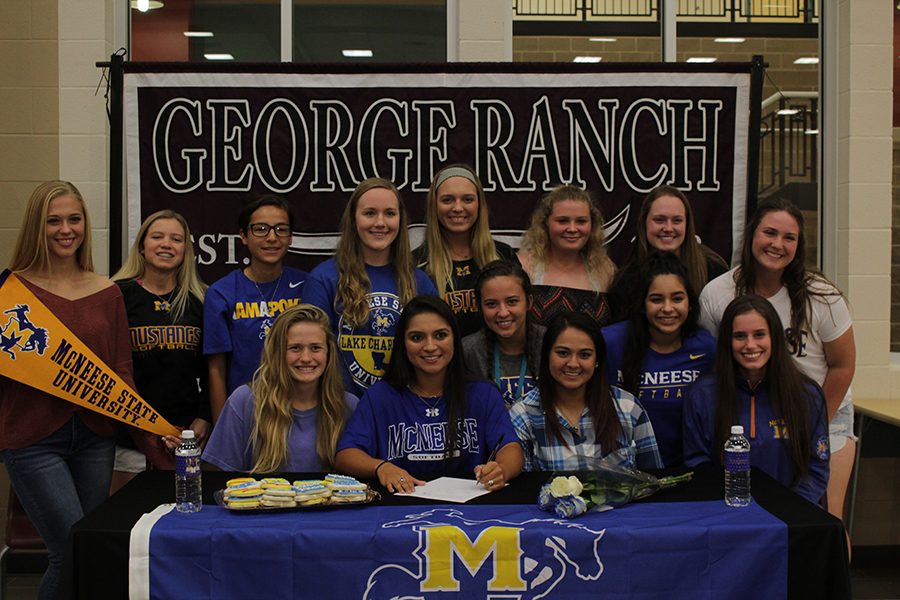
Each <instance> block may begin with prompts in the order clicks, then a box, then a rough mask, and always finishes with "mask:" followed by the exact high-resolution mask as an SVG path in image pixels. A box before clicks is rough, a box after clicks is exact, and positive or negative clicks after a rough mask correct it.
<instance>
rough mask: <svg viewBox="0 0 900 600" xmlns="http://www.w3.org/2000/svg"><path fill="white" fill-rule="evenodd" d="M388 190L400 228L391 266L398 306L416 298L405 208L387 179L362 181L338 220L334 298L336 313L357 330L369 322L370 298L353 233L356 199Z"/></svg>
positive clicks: (369, 290)
mask: <svg viewBox="0 0 900 600" xmlns="http://www.w3.org/2000/svg"><path fill="white" fill-rule="evenodd" d="M379 188H381V189H386V190H390V191H391V192H392V193H393V194H394V196H396V197H397V207H398V209H399V211H400V225H399V228H398V230H397V237H396V238H395V239H394V241H393V243H392V244H391V256H390V264H391V267H392V269H393V271H394V279H395V281H396V283H397V295H398V296H399V297H400V304H401V305H405V304H406V303H407V302H409V301H410V300H412V298H413V297H414V296H415V295H416V278H415V273H414V271H415V266H414V265H413V259H412V254H411V253H410V250H409V231H408V228H409V217H408V216H407V214H406V206H405V205H404V204H403V198H401V197H400V192H399V191H398V190H397V188H396V186H394V184H393V183H391V182H390V181H388V180H387V179H381V178H380V177H371V178H369V179H366V180H365V181H362V182H361V183H360V184H359V185H358V186H356V189H355V190H353V194H352V195H351V196H350V201H349V202H347V206H345V207H344V214H343V215H342V216H341V238H340V240H339V241H338V245H337V250H336V252H335V262H336V263H337V271H338V286H337V294H336V295H335V298H334V309H335V312H338V313H342V315H343V318H344V319H345V320H346V321H347V322H348V323H349V324H351V325H352V326H354V327H359V326H360V325H362V324H363V323H365V322H366V321H368V319H369V298H368V294H369V292H371V291H372V282H371V281H369V275H368V274H367V273H366V261H365V260H364V259H363V251H362V243H361V242H360V239H359V233H357V231H356V209H357V207H358V206H359V199H360V197H362V195H363V194H365V193H366V192H368V191H369V190H374V189H379Z"/></svg>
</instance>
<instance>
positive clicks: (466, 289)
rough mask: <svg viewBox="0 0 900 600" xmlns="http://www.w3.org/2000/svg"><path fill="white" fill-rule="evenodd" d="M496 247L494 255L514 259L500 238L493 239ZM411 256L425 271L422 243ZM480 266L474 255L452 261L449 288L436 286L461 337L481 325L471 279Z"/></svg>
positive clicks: (424, 250)
mask: <svg viewBox="0 0 900 600" xmlns="http://www.w3.org/2000/svg"><path fill="white" fill-rule="evenodd" d="M494 247H495V248H496V249H497V255H498V256H499V257H500V258H501V259H502V260H509V261H513V262H516V263H518V262H519V259H518V258H517V257H516V251H515V250H513V249H512V247H510V246H509V245H508V244H504V243H503V242H497V241H495V242H494ZM413 258H414V259H415V261H416V266H417V267H419V268H420V269H422V270H424V271H425V272H426V273H427V272H428V262H427V259H428V252H427V248H426V245H425V244H422V245H421V246H419V247H418V248H416V249H415V250H414V251H413ZM480 272H481V270H480V269H479V268H478V265H477V264H476V263H475V259H474V258H470V259H469V260H454V261H453V274H452V279H453V289H452V290H449V289H447V290H438V291H439V292H440V293H441V297H442V298H443V299H444V302H446V303H447V305H448V306H449V307H450V308H451V309H452V310H453V314H454V315H456V322H457V323H458V324H459V329H460V333H461V335H462V336H463V337H465V336H467V335H469V334H471V333H475V332H476V331H478V330H479V329H481V328H482V326H483V325H484V322H483V321H482V319H481V307H480V306H478V302H477V300H476V299H475V281H476V280H477V279H478V274H479V273H480Z"/></svg>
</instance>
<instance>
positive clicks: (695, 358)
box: [602, 321, 716, 467]
mask: <svg viewBox="0 0 900 600" xmlns="http://www.w3.org/2000/svg"><path fill="white" fill-rule="evenodd" d="M628 329H629V323H628V321H623V322H621V323H616V324H615V325H610V326H609V327H604V328H603V330H602V333H603V339H604V340H605V341H606V366H607V375H608V377H609V381H610V383H612V384H614V385H622V371H621V369H622V358H623V355H624V354H625V341H626V340H627V339H628ZM715 361H716V339H715V338H714V337H713V336H712V335H710V333H709V332H708V331H706V330H705V329H702V328H700V327H698V328H697V329H695V330H694V332H693V333H691V334H689V335H688V336H687V337H685V339H684V340H683V342H682V344H681V348H679V349H678V350H676V351H675V352H670V353H669V354H661V353H659V352H657V351H656V350H653V349H652V348H649V347H648V348H647V352H646V353H645V354H644V368H643V372H642V373H641V384H640V389H639V392H638V394H637V399H638V401H640V403H641V405H642V406H643V407H644V410H646V411H647V414H648V415H649V417H650V422H651V423H653V431H654V433H656V443H657V444H659V454H660V456H662V460H663V464H664V465H665V466H667V467H677V466H680V465H681V464H683V462H684V459H683V458H682V454H681V451H682V431H681V422H682V411H683V407H684V396H685V392H686V391H687V388H688V387H690V386H691V384H693V383H694V381H696V380H697V379H698V378H700V377H701V376H702V375H705V374H707V373H710V372H712V369H713V365H714V364H715Z"/></svg>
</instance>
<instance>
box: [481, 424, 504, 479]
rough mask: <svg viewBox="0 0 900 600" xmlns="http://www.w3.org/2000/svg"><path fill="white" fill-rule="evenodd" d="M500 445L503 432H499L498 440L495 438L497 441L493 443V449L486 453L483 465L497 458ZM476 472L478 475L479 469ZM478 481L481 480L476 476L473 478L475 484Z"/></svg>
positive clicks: (501, 444)
mask: <svg viewBox="0 0 900 600" xmlns="http://www.w3.org/2000/svg"><path fill="white" fill-rule="evenodd" d="M502 446H503V434H502V433H501V434H500V439H498V440H497V443H496V444H494V449H493V450H491V453H490V454H488V457H487V460H486V461H484V464H485V465H486V464H488V463H489V462H491V461H492V460H494V459H495V458H497V452H498V451H499V450H500V448H501V447H502ZM482 466H483V465H482ZM478 473H479V475H480V474H481V471H479V472H478ZM480 483H481V482H480V481H479V480H478V479H477V478H476V479H475V485H478V484H480Z"/></svg>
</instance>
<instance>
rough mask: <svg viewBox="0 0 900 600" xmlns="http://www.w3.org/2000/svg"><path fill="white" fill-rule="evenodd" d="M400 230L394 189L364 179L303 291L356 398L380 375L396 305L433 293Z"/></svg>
mask: <svg viewBox="0 0 900 600" xmlns="http://www.w3.org/2000/svg"><path fill="white" fill-rule="evenodd" d="M407 225H408V219H407V216H406V208H405V207H404V205H403V201H402V200H401V198H400V192H398V191H397V188H396V187H394V184H393V183H391V182H390V181H388V180H386V179H380V178H377V177H373V178H371V179H366V180H365V181H363V182H362V183H360V184H359V185H358V186H357V187H356V189H355V190H354V191H353V195H351V196H350V201H349V202H348V203H347V206H346V207H345V208H344V214H343V216H342V217H341V237H340V240H339V241H338V246H337V251H336V252H335V256H334V258H331V259H329V260H326V261H325V262H323V263H321V264H320V265H318V266H317V267H316V268H315V269H313V271H312V273H310V275H309V282H307V284H306V288H305V290H304V292H303V299H304V301H305V302H308V303H310V304H314V305H315V306H318V307H319V308H321V309H322V310H324V311H325V313H326V314H327V315H328V317H329V318H330V319H331V326H332V327H333V328H334V334H335V336H336V337H337V340H338V348H339V350H340V354H341V364H342V367H343V374H344V386H345V388H346V389H347V391H348V392H350V393H352V394H354V395H356V396H362V395H363V392H365V391H366V389H368V388H369V387H370V386H371V385H372V384H373V383H375V382H376V381H378V380H380V379H381V377H382V375H383V374H384V371H385V368H386V367H387V364H388V363H389V362H390V360H391V348H392V347H393V339H392V338H393V335H394V327H395V326H396V323H397V319H398V318H399V317H400V311H401V310H403V306H404V305H405V304H406V303H407V302H409V301H410V300H411V299H412V298H413V297H414V296H415V295H416V294H432V295H437V289H435V287H434V283H432V282H431V280H430V279H429V278H428V276H427V275H426V274H425V273H424V272H423V271H420V270H419V269H416V268H414V267H413V258H412V254H411V253H410V251H409V235H408V234H407Z"/></svg>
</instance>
